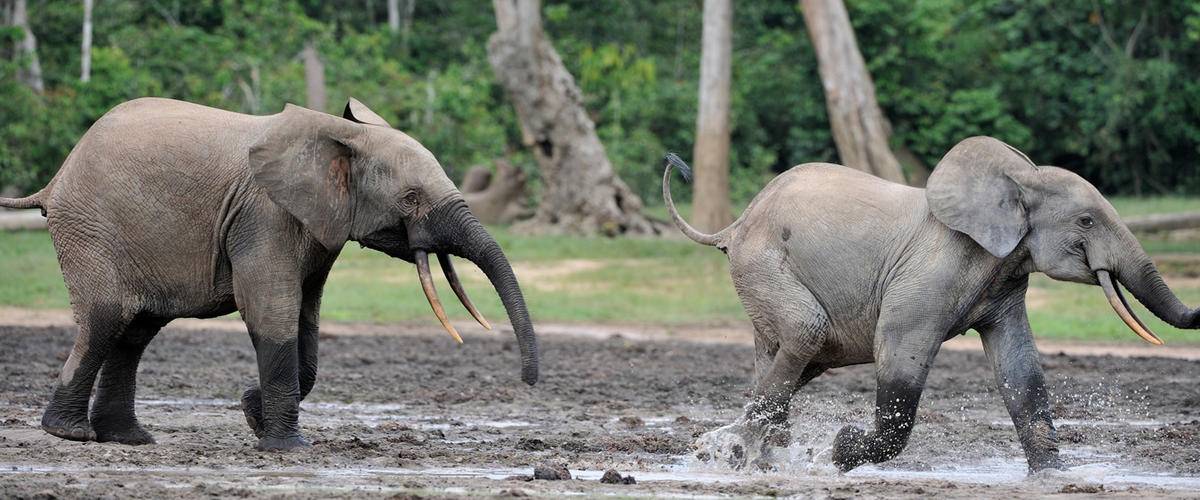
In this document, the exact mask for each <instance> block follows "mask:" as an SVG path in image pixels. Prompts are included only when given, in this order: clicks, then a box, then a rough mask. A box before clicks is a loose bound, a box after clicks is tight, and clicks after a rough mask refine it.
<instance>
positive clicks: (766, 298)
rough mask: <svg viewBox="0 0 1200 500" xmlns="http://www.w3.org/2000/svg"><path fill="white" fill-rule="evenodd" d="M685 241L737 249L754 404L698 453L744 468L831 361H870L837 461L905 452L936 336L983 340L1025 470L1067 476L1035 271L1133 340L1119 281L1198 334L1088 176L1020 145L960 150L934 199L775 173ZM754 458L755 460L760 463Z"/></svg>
mask: <svg viewBox="0 0 1200 500" xmlns="http://www.w3.org/2000/svg"><path fill="white" fill-rule="evenodd" d="M667 160H668V162H667V163H668V165H667V168H666V172H664V176H663V197H664V198H665V199H666V202H667V205H668V207H669V208H670V212H671V217H672V218H673V219H674V221H675V224H676V225H677V226H678V227H679V228H680V230H682V231H683V233H684V234H686V235H687V236H688V237H689V238H691V239H693V240H695V241H697V242H699V243H702V244H705V245H713V246H716V247H718V248H720V249H721V250H723V251H725V252H726V253H727V254H728V255H729V268H730V274H731V275H732V276H733V283H734V286H735V287H736V288H737V292H738V295H739V296H740V297H741V300H742V303H743V305H744V306H745V309H746V312H747V314H748V315H749V316H750V320H751V321H752V323H753V324H754V330H755V337H754V339H755V346H756V352H757V358H756V359H755V372H756V377H755V378H756V382H755V388H754V396H753V399H752V401H751V402H750V404H749V405H747V409H746V413H745V415H744V416H743V417H742V418H741V419H739V421H738V422H736V423H734V424H732V425H730V426H727V427H725V428H722V429H719V430H717V431H714V432H713V433H711V434H709V435H707V436H704V437H703V438H702V440H701V444H704V445H706V446H707V447H708V448H712V449H713V451H715V452H716V453H717V454H725V455H727V456H728V457H729V459H730V460H731V461H732V462H733V463H734V465H744V464H745V462H746V461H747V459H748V457H752V456H755V455H758V456H760V457H761V456H762V455H761V453H763V452H764V450H766V449H765V448H762V447H761V446H765V445H764V443H777V442H778V440H779V439H780V438H781V437H782V438H784V440H786V437H787V428H786V423H787V419H788V411H789V410H788V409H789V404H790V401H791V398H792V395H793V394H794V393H795V392H796V390H797V389H799V388H800V387H802V386H803V385H804V384H806V383H807V382H808V381H810V380H812V379H813V378H814V377H817V376H818V375H820V374H821V373H822V372H824V371H825V370H827V369H829V368H834V367H839V366H846V365H853V364H861V363H870V362H875V363H876V365H877V367H876V374H877V379H878V380H877V382H878V388H877V392H876V400H875V405H876V407H875V411H876V417H875V426H874V427H875V428H874V429H873V430H872V431H870V432H864V431H862V430H861V429H859V428H857V427H853V426H847V427H845V428H843V429H842V430H841V432H839V433H838V435H837V437H836V439H835V440H834V446H833V456H832V458H833V462H834V463H835V464H836V465H837V466H838V468H840V469H841V470H843V471H847V470H850V469H853V468H854V467H857V466H859V465H861V464H864V463H868V462H882V461H885V460H889V459H891V458H892V457H895V456H896V455H897V454H898V453H900V451H901V450H902V449H903V448H904V446H905V444H906V443H907V442H908V437H909V433H910V432H911V431H912V427H913V424H914V418H915V416H916V410H917V403H918V401H919V399H920V397H921V391H922V389H923V388H924V386H925V378H926V375H927V374H928V373H929V367H930V365H931V364H932V363H933V358H934V356H935V355H936V354H937V352H938V348H939V347H940V345H941V343H942V342H943V341H945V340H947V339H949V338H951V337H953V336H955V335H960V334H962V333H964V332H966V330H967V329H975V330H977V331H978V332H979V333H980V336H981V337H982V339H983V347H984V350H985V352H986V353H987V356H988V358H989V359H990V360H991V363H992V365H993V367H994V369H995V374H996V382H997V386H998V388H999V391H1000V393H1001V394H1002V396H1003V399H1004V403H1005V405H1007V407H1008V411H1009V414H1010V415H1011V416H1012V420H1013V423H1014V424H1016V429H1017V434H1018V436H1019V438H1020V441H1021V445H1022V446H1023V448H1024V450H1025V455H1026V458H1027V460H1028V464H1029V468H1030V469H1031V470H1033V471H1037V470H1041V469H1046V468H1059V467H1061V462H1060V460H1059V453H1058V445H1057V439H1056V437H1055V431H1054V425H1053V422H1052V421H1051V415H1050V408H1049V404H1048V401H1047V394H1046V388H1045V383H1044V380H1043V376H1042V368H1041V365H1040V362H1039V359H1038V353H1037V350H1036V348H1035V347H1034V342H1033V336H1032V334H1031V332H1030V328H1029V318H1028V316H1027V314H1026V310H1025V292H1026V289H1027V287H1028V284H1029V274H1030V273H1033V272H1042V273H1045V274H1046V275H1048V276H1050V277H1051V278H1054V279H1057V280H1065V281H1074V282H1079V283H1086V284H1092V285H1100V286H1101V287H1102V288H1103V290H1104V293H1105V294H1106V295H1107V296H1108V300H1109V303H1110V304H1111V305H1112V307H1113V309H1114V310H1115V311H1116V312H1117V314H1118V315H1119V316H1120V317H1121V319H1122V320H1123V321H1124V322H1125V324H1127V325H1128V326H1129V327H1130V328H1131V329H1132V330H1133V331H1134V332H1136V333H1137V334H1138V335H1140V336H1141V337H1142V338H1144V339H1146V340H1147V341H1149V342H1152V343H1155V344H1160V343H1161V341H1160V340H1159V339H1158V337H1156V336H1155V335H1154V334H1153V333H1151V332H1150V330H1149V329H1148V328H1146V326H1145V325H1144V324H1143V323H1142V322H1141V321H1140V320H1139V319H1138V318H1137V317H1136V316H1134V313H1133V311H1131V310H1130V309H1129V306H1128V304H1127V303H1126V301H1125V298H1124V296H1123V295H1122V293H1121V291H1120V289H1119V288H1118V283H1120V284H1124V285H1125V286H1126V287H1127V288H1128V289H1129V290H1130V291H1132V292H1133V295H1134V296H1135V297H1137V299H1138V300H1139V301H1141V302H1142V303H1143V304H1145V305H1146V307H1147V308H1149V309H1150V311H1152V312H1153V313H1154V314H1155V315H1156V316H1158V317H1159V318H1162V319H1163V320H1164V321H1166V322H1167V323H1170V324H1171V325H1174V326H1176V327H1179V328H1198V327H1200V311H1197V310H1192V309H1189V308H1188V307H1186V306H1185V305H1184V304H1182V303H1181V302H1180V301H1179V299H1178V298H1176V297H1175V295H1174V294H1173V293H1172V292H1171V290H1170V289H1169V288H1167V285H1166V284H1165V283H1163V279H1162V277H1161V276H1160V275H1159V273H1158V271H1157V270H1156V269H1155V267H1154V263H1153V262H1152V261H1151V260H1150V257H1149V256H1147V255H1146V252H1145V251H1144V250H1143V249H1142V247H1141V245H1139V244H1138V241H1137V239H1135V238H1134V236H1133V234H1132V233H1130V231H1129V229H1128V228H1126V227H1125V226H1124V224H1122V222H1121V219H1120V217H1118V216H1117V212H1116V210H1115V209H1113V207H1112V205H1111V204H1109V202H1108V201H1107V200H1105V199H1104V197H1103V196H1101V195H1100V193H1099V191H1097V190H1096V188H1095V187H1093V186H1092V185H1091V184H1089V183H1088V182H1087V181H1085V180H1084V179H1083V178H1081V177H1079V176H1078V175H1075V174H1073V173H1071V172H1069V171H1067V170H1063V169H1061V168H1056V167H1038V166H1035V165H1034V163H1033V162H1031V161H1030V160H1029V159H1028V158H1027V157H1026V156H1025V155H1024V154H1022V153H1021V152H1019V151H1017V150H1016V149H1014V148H1013V147H1011V146H1009V145H1007V144H1005V143H1003V142H1001V141H998V140H996V139H992V138H989V137H972V138H970V139H966V140H964V141H962V142H961V143H959V144H958V145H956V146H955V147H954V148H953V149H951V150H950V151H949V152H948V153H947V154H946V156H945V157H944V158H943V159H942V160H941V162H940V163H939V164H938V166H937V168H936V169H935V170H934V172H933V175H932V176H930V178H929V183H928V189H925V190H922V189H916V188H911V187H907V186H903V185H899V184H894V183H890V182H887V181H884V180H881V179H879V178H876V177H873V176H870V175H867V174H864V173H861V172H859V171H856V170H853V169H849V168H846V167H842V166H838V165H829V164H809V165H801V166H798V167H796V168H793V169H792V170H790V171H788V172H785V173H783V174H781V175H780V176H778V177H776V178H775V179H774V180H773V181H771V183H770V184H768V185H767V187H766V188H765V189H764V190H763V191H762V192H761V193H759V194H758V196H756V197H755V198H754V201H753V202H751V204H750V206H749V207H748V208H747V209H746V211H745V213H743V214H742V216H741V217H740V218H739V219H738V220H737V221H735V222H734V223H733V224H732V225H730V226H729V227H727V228H725V229H723V230H721V231H720V232H718V233H716V234H704V233H701V232H699V231H697V230H695V229H694V228H692V227H691V226H689V225H688V224H687V222H685V221H684V220H683V219H682V218H681V217H680V216H679V213H678V212H677V211H676V210H675V207H674V205H673V204H672V202H671V191H670V174H671V166H672V165H676V166H678V167H679V168H681V169H684V170H685V172H686V168H687V166H686V164H684V163H683V162H682V161H681V160H679V159H678V157H674V156H673V155H668V158H667ZM760 464H761V462H760Z"/></svg>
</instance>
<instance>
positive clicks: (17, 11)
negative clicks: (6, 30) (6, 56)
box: [12, 0, 46, 94]
mask: <svg viewBox="0 0 1200 500" xmlns="http://www.w3.org/2000/svg"><path fill="white" fill-rule="evenodd" d="M12 25H13V26H16V27H18V28H21V31H24V32H25V36H23V37H21V39H20V40H17V54H18V55H21V56H25V57H26V58H27V59H28V60H29V66H28V67H27V68H23V69H21V70H20V71H18V72H17V78H18V79H20V80H21V82H22V83H24V84H25V85H28V86H29V87H30V88H32V89H33V90H34V91H35V92H37V93H39V94H41V93H43V92H45V91H46V85H45V83H44V82H43V81H42V63H41V62H40V61H38V55H37V38H35V37H34V36H33V30H31V29H29V13H28V11H27V10H26V5H25V0H16V3H15V4H14V5H13V13H12Z"/></svg>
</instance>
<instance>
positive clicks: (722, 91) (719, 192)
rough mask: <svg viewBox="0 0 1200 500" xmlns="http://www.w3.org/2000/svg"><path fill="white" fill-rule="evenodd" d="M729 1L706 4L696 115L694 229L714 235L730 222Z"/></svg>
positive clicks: (713, 0)
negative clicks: (710, 232) (711, 232)
mask: <svg viewBox="0 0 1200 500" xmlns="http://www.w3.org/2000/svg"><path fill="white" fill-rule="evenodd" d="M732 21H733V5H732V3H731V0H704V30H703V34H702V36H701V38H702V39H703V42H702V44H701V45H702V46H701V50H700V99H699V101H700V103H699V112H698V113H697V114H696V147H695V149H694V150H693V154H692V159H693V161H694V162H695V164H696V191H695V193H696V194H695V196H694V197H693V200H692V205H693V207H694V217H693V218H694V219H695V221H696V227H699V228H700V229H702V230H706V231H717V230H720V229H722V228H724V227H725V226H728V225H729V224H730V223H731V222H733V213H732V209H731V207H730V202H729V86H730V76H729V73H730V53H731V51H732V45H733V30H732V28H731V27H730V25H731V24H732Z"/></svg>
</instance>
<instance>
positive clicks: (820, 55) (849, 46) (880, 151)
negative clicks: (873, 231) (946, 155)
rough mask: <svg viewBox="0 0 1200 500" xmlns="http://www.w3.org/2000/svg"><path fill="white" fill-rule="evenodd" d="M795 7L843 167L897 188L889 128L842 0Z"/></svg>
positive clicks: (810, 0) (899, 176) (806, 0)
mask: <svg viewBox="0 0 1200 500" xmlns="http://www.w3.org/2000/svg"><path fill="white" fill-rule="evenodd" d="M801 4H802V7H803V9H804V24H805V26H807V27H808V35H809V37H810V38H811V39H812V44H813V49H814V50H815V51H816V53H817V65H818V70H819V71H820V74H821V85H822V86H823V87H824V88H825V105H826V107H827V108H828V110H829V125H830V127H831V128H832V129H833V140H834V142H836V143H837V149H838V156H840V157H841V161H842V163H843V164H845V165H846V166H848V167H852V168H856V169H859V170H862V171H864V172H868V173H871V174H875V175H876V176H879V177H882V178H884V179H887V180H889V181H893V182H900V183H903V182H904V174H903V173H902V172H901V170H900V163H899V162H898V161H896V157H895V156H894V155H893V154H892V150H891V149H890V148H889V146H888V136H889V135H891V127H890V126H889V125H888V123H887V119H886V118H885V117H884V116H883V111H882V110H880V109H879V103H878V102H877V101H876V100H875V84H874V83H873V82H872V81H871V75H870V74H868V73H867V65H866V63H865V62H864V61H863V57H862V53H861V52H859V50H858V42H857V41H856V40H855V37H854V28H853V27H852V26H851V25H850V16H849V15H847V14H846V6H845V5H844V4H843V3H842V0H801Z"/></svg>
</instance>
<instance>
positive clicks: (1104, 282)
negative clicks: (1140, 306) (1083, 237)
mask: <svg viewBox="0 0 1200 500" xmlns="http://www.w3.org/2000/svg"><path fill="white" fill-rule="evenodd" d="M1096 279H1097V281H1099V282H1100V288H1102V289H1104V296H1105V297H1108V305H1110V306H1112V308H1113V310H1114V311H1116V312H1117V316H1120V317H1121V321H1124V322H1125V326H1128V327H1129V329H1130V330H1133V333H1136V334H1138V336H1139V337H1141V338H1142V340H1145V341H1146V342H1149V343H1151V344H1154V345H1163V341H1162V339H1160V338H1158V335H1155V334H1154V332H1152V331H1150V328H1148V327H1146V324H1145V323H1142V320H1141V319H1140V318H1138V317H1137V315H1135V314H1134V313H1133V310H1132V309H1130V308H1129V302H1128V301H1126V300H1125V295H1124V294H1122V293H1121V288H1120V287H1119V286H1117V284H1116V283H1113V279H1112V276H1110V275H1109V274H1108V271H1104V270H1100V271H1096Z"/></svg>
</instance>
